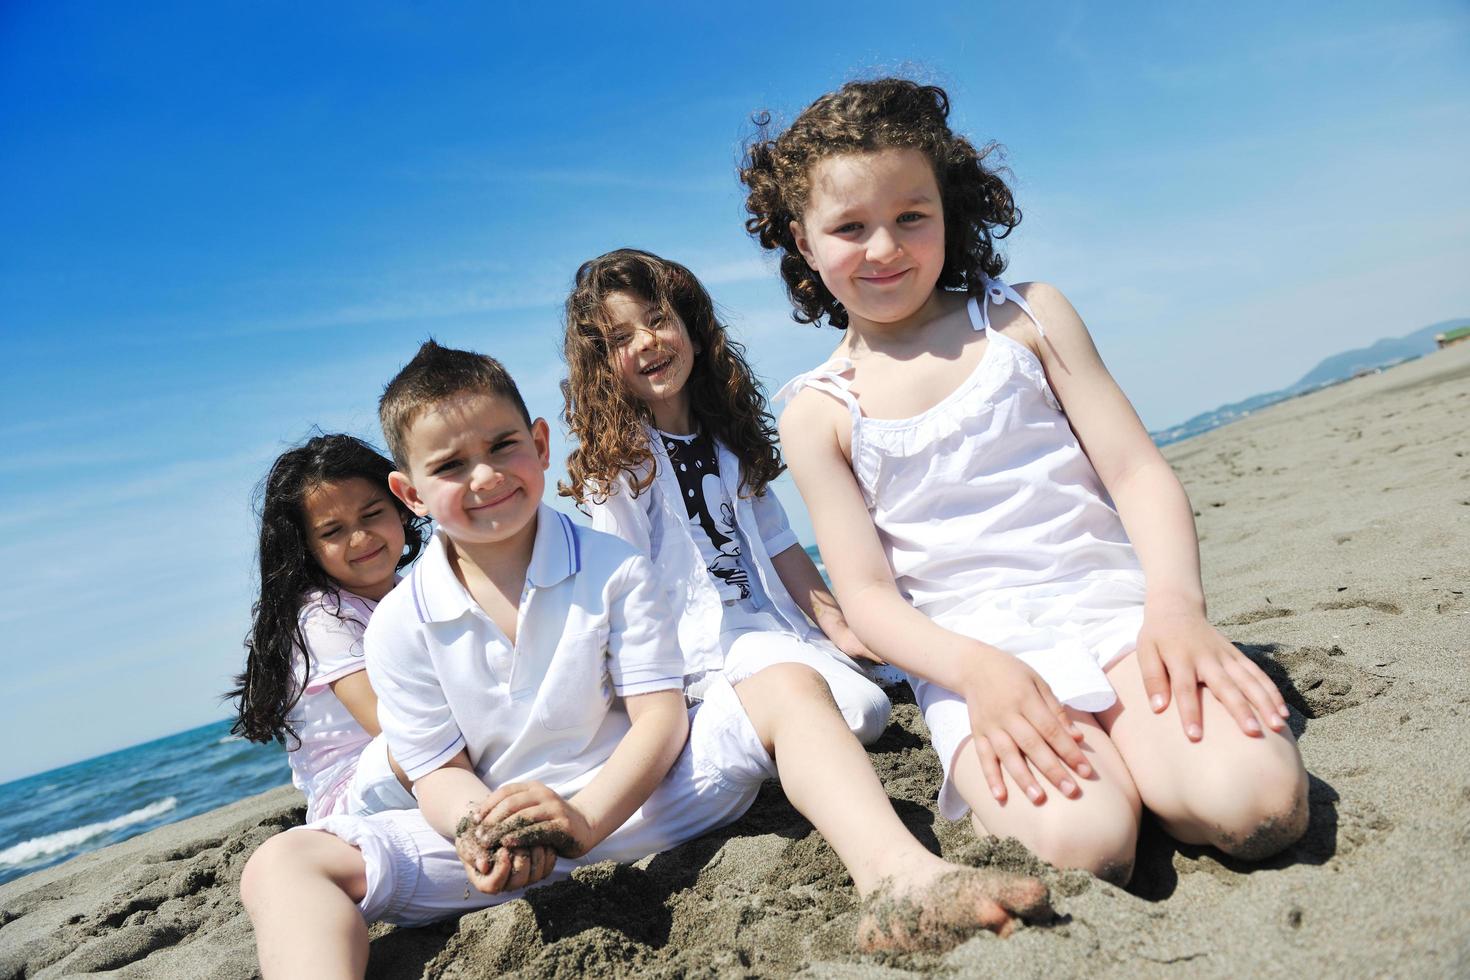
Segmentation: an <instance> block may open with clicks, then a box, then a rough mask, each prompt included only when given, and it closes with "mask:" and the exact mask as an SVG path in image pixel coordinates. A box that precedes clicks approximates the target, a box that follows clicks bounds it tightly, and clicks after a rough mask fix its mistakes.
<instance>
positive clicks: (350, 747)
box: [230, 435, 427, 820]
mask: <svg viewBox="0 0 1470 980" xmlns="http://www.w3.org/2000/svg"><path fill="white" fill-rule="evenodd" d="M392 471H393V464H392V463H391V462H390V461H388V460H387V459H385V458H384V457H383V456H381V455H380V454H379V453H378V452H377V451H376V450H374V449H373V448H372V447H371V446H369V445H368V444H367V443H365V442H363V441H362V440H361V439H357V438H355V437H353V436H348V435H320V436H316V437H314V438H312V439H309V440H307V442H306V443H304V444H303V445H300V446H297V447H295V448H294V449H290V450H287V451H286V452H284V453H282V454H281V455H280V457H279V458H277V459H276V461H275V463H274V464H273V465H272V466H271V469H270V473H269V474H268V475H267V476H266V478H265V481H264V482H263V483H262V485H261V490H260V500H261V503H260V548H259V558H260V599H259V600H258V601H257V602H256V603H255V606H254V608H253V610H252V616H253V619H254V622H253V624H252V625H251V629H250V635H249V636H248V637H247V638H246V640H245V648H246V651H247V657H246V661H245V671H244V673H242V674H240V676H239V677H237V678H236V679H235V681H236V685H237V686H236V687H235V689H234V690H232V691H231V692H230V696H231V697H233V698H234V699H235V701H236V702H237V707H238V710H239V717H238V719H237V720H236V722H235V725H234V728H233V729H231V730H232V731H233V732H234V733H235V734H237V735H242V736H244V737H245V738H247V739H249V740H250V741H252V742H270V741H279V742H281V743H282V744H285V745H287V748H288V752H287V756H286V758H287V760H288V762H289V763H290V765H291V778H292V781H293V782H294V783H295V784H296V786H297V788H298V789H300V790H301V791H302V792H303V793H304V794H306V818H307V820H315V819H317V818H318V817H325V816H330V815H332V814H335V813H359V814H366V813H373V812H376V811H378V810H384V809H401V808H408V807H414V806H416V805H417V804H416V803H415V801H414V798H413V796H412V795H410V794H409V792H408V781H407V778H406V777H405V776H404V775H403V774H402V772H401V771H400V770H399V769H398V766H397V764H396V763H394V762H393V760H392V758H391V757H390V756H389V754H388V749H387V745H386V743H385V742H384V741H383V737H382V734H381V730H380V729H379V727H378V700H377V697H376V695H374V693H373V689H372V687H371V685H369V683H368V676H367V673H366V671H365V669H364V668H365V667H366V664H365V663H364V661H363V650H362V635H363V631H364V630H366V629H367V624H368V619H369V618H370V617H371V616H372V614H373V609H374V608H375V607H376V606H377V604H378V600H380V599H382V598H383V596H385V595H387V594H388V592H389V590H391V589H392V588H393V586H394V584H395V583H396V582H397V581H398V577H397V572H398V569H400V568H403V567H405V566H407V565H408V564H410V563H411V562H412V561H413V560H414V559H415V558H416V557H418V554H419V551H420V550H421V549H422V548H423V545H424V537H423V528H424V525H425V524H426V523H427V522H426V521H424V520H423V519H422V518H419V517H417V516H415V515H414V514H413V513H412V512H410V511H409V510H407V509H406V508H405V507H404V506H403V505H402V504H401V503H399V502H398V500H397V498H396V497H394V496H393V494H392V493H390V492H389V490H388V474H389V473H391V472H392ZM292 742H294V743H295V744H294V745H291V744H290V743H292Z"/></svg>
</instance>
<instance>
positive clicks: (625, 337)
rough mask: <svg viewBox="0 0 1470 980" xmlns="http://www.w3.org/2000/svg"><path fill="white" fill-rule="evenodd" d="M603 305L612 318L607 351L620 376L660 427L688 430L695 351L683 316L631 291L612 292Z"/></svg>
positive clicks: (672, 430) (613, 366)
mask: <svg viewBox="0 0 1470 980" xmlns="http://www.w3.org/2000/svg"><path fill="white" fill-rule="evenodd" d="M604 307H605V310H606V313H607V321H608V323H609V324H611V326H610V327H609V328H608V335H607V344H608V357H609V358H610V359H611V361H612V369H613V371H614V372H615V373H616V374H617V376H618V379H619V380H620V381H622V383H623V384H624V385H625V386H626V387H627V389H628V391H629V392H630V393H632V395H633V397H635V398H637V399H638V400H639V401H641V402H643V403H644V404H645V405H647V406H648V409H649V411H650V412H651V413H652V414H653V421H654V424H655V425H657V426H658V427H659V428H660V429H664V430H666V431H669V432H684V431H688V428H689V425H690V421H689V392H688V391H687V389H686V385H687V384H688V382H689V374H690V372H691V371H693V370H694V354H695V351H694V344H693V342H692V341H691V340H690V339H689V331H688V329H686V328H685V326H684V321H683V320H681V319H679V317H678V314H676V313H673V312H668V313H665V312H664V310H663V308H662V307H661V306H659V305H658V304H657V303H652V302H650V301H648V300H646V299H643V298H642V297H641V296H635V295H633V294H632V293H621V292H619V293H612V294H611V295H609V296H608V297H607V301H606V303H605V304H604Z"/></svg>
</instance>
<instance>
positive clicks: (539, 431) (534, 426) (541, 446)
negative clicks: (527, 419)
mask: <svg viewBox="0 0 1470 980" xmlns="http://www.w3.org/2000/svg"><path fill="white" fill-rule="evenodd" d="M531 441H532V442H534V443H535V444H536V458H537V459H539V460H541V468H542V469H543V470H549V469H551V427H550V426H549V425H547V424H546V420H545V419H537V420H536V421H534V422H532V423H531Z"/></svg>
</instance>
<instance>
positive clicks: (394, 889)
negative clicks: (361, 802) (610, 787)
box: [297, 678, 776, 926]
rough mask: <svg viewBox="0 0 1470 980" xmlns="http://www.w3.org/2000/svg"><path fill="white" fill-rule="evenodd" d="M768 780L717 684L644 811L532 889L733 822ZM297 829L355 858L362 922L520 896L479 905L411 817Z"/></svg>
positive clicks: (443, 844) (449, 854)
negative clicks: (358, 856)
mask: <svg viewBox="0 0 1470 980" xmlns="http://www.w3.org/2000/svg"><path fill="white" fill-rule="evenodd" d="M775 775H776V763H775V760H774V759H772V758H771V756H770V753H768V752H767V751H766V750H765V747H764V746H762V745H761V740H760V737H759V736H758V735H757V734H756V731H755V728H754V727H753V726H752V725H751V723H750V719H749V718H748V717H747V716H746V714H745V710H744V708H742V707H741V705H740V699H739V698H738V697H736V695H735V692H734V690H733V689H732V688H731V687H730V685H729V683H728V682H726V681H724V680H723V678H721V679H717V680H716V681H715V683H713V684H711V686H710V687H709V689H708V690H707V691H706V692H705V694H704V701H703V702H702V703H701V704H699V705H697V706H695V707H693V708H691V709H690V710H689V741H688V743H687V744H686V745H685V746H684V751H683V752H681V753H680V755H679V758H678V760H677V761H676V762H675V763H674V766H673V768H672V769H671V770H670V771H669V774H668V776H666V777H665V778H664V780H663V782H661V783H660V784H659V785H658V788H657V789H655V790H654V791H653V795H652V796H650V797H649V798H648V800H647V802H645V803H644V804H643V806H641V807H639V808H638V810H637V811H636V812H635V813H634V814H633V815H632V816H631V817H629V818H628V821H627V823H625V824H623V826H621V827H619V828H618V829H617V830H616V831H614V832H613V834H612V835H611V836H609V837H608V838H607V840H605V841H603V842H602V843H601V844H599V845H598V846H597V847H595V848H593V850H592V851H590V852H589V853H587V854H585V855H583V856H582V857H580V858H576V859H568V858H558V859H557V862H556V870H555V871H554V872H553V873H552V874H551V876H550V877H548V878H546V879H545V880H543V881H541V882H538V883H537V885H542V884H549V883H550V882H553V881H558V880H560V879H562V878H565V877H567V875H568V874H570V873H571V871H572V870H573V869H574V868H577V867H580V866H582V865H586V864H595V863H596V862H598V861H636V860H637V859H639V858H642V857H646V856H647V855H649V854H656V853H658V852H659V851H665V850H668V849H669V848H671V847H674V846H676V845H678V844H682V843H683V842H684V841H687V840H690V839H692V838H695V837H698V836H699V835H700V834H703V833H706V832H708V831H710V830H713V829H715V828H716V827H720V826H722V825H724V824H727V823H729V822H731V821H732V820H736V819H738V818H739V817H740V816H741V815H742V814H744V813H745V811H746V810H747V809H749V807H750V804H751V803H753V802H754V801H755V797H756V793H757V792H758V791H759V790H760V786H761V783H763V782H765V781H766V780H767V779H771V778H773V777H775ZM297 829H298V830H322V831H326V832H327V833H329V834H333V835H335V836H337V837H340V838H341V839H342V840H344V841H346V842H347V843H349V844H351V845H352V846H354V847H356V848H357V849H358V850H359V851H361V852H362V857H363V863H364V864H365V865H366V870H367V894H366V895H365V896H364V897H363V899H362V901H361V902H360V903H359V906H358V907H359V908H360V909H361V910H362V915H363V918H364V919H366V920H367V921H368V922H377V921H385V922H391V923H394V924H395V925H405V926H416V925H423V924H424V923H427V922H433V921H435V920H436V919H442V918H445V917H448V916H451V915H457V914H460V913H462V912H468V911H472V910H474V909H481V908H486V907H488V906H491V905H499V904H501V903H503V902H508V901H511V900H512V899H516V898H520V897H521V895H523V894H524V893H525V889H520V890H517V891H513V892H502V893H500V894H496V895H485V894H483V893H481V892H478V891H476V890H475V889H474V888H473V887H469V879H468V878H467V876H466V875H465V869H464V865H463V864H462V863H461V862H460V860H459V857H458V856H457V855H456V854H455V852H454V844H453V843H452V842H451V841H449V840H448V839H446V838H445V837H443V836H441V835H440V834H439V833H438V832H437V831H435V830H434V828H432V827H430V826H429V824H428V821H426V820H425V819H424V817H423V814H422V813H420V812H419V811H418V810H416V809H415V810H387V811H384V812H381V813H374V814H371V815H369V816H347V815H338V816H331V817H324V818H322V819H320V820H316V821H314V822H312V823H310V824H307V825H306V826H305V827H303V828H297ZM532 887H536V886H532ZM466 888H468V896H466Z"/></svg>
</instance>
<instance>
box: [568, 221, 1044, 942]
mask: <svg viewBox="0 0 1470 980" xmlns="http://www.w3.org/2000/svg"><path fill="white" fill-rule="evenodd" d="M566 309H567V313H566V316H567V323H566V337H565V345H564V351H565V354H566V359H567V364H568V369H569V370H568V373H569V378H568V380H567V382H566V384H565V385H564V394H565V396H566V415H565V417H566V421H567V424H568V426H569V427H570V428H571V430H572V433H573V434H574V436H575V437H576V439H577V446H576V448H575V449H574V450H573V452H572V454H571V458H570V460H569V461H568V465H567V470H568V473H569V474H570V481H569V482H568V483H567V484H565V485H563V486H562V488H561V491H562V493H563V494H564V495H566V496H570V497H572V498H573V499H575V500H576V501H577V503H578V505H579V506H581V507H583V509H585V510H588V511H589V512H590V513H591V515H592V520H593V524H594V526H595V527H597V528H598V529H599V530H604V531H609V532H611V533H613V534H616V535H618V536H620V537H622V538H624V539H625V540H627V541H629V542H630V543H632V544H633V545H634V546H635V547H637V548H638V549H639V550H640V551H642V552H643V553H644V554H646V555H648V556H649V557H650V558H651V559H652V560H653V564H654V566H655V567H656V568H658V569H659V571H660V573H661V574H662V575H664V576H665V582H666V584H667V585H668V586H669V587H670V588H671V590H672V592H673V595H672V596H671V599H672V606H673V610H672V611H673V614H674V615H675V616H676V617H677V620H678V631H679V640H680V646H681V647H682V648H683V650H684V656H685V673H686V676H685V688H686V692H687V693H688V694H689V695H690V697H692V698H695V699H697V698H699V697H700V696H701V694H702V693H703V692H704V691H705V690H706V689H707V687H708V686H709V685H710V684H712V683H714V682H715V681H716V679H718V678H722V679H723V681H728V682H729V683H730V684H731V685H733V686H734V688H735V693H736V695H737V696H738V697H739V699H740V703H741V706H742V708H743V709H744V711H745V713H746V714H747V716H748V717H749V720H750V724H751V726H752V727H753V729H754V732H755V734H756V735H757V736H758V737H759V738H760V741H761V745H762V747H763V749H764V752H765V755H766V757H765V758H761V759H752V760H750V763H751V764H752V765H755V766H758V767H760V768H761V770H762V771H763V772H764V773H765V775H766V776H767V777H768V778H769V777H772V776H779V778H780V779H781V783H782V786H783V788H784V789H785V791H786V795H787V797H788V798H789V799H790V800H791V802H792V804H793V805H794V806H796V808H797V809H798V810H800V811H801V812H802V813H803V814H804V815H805V816H806V817H807V818H808V819H809V820H811V822H812V824H813V825H814V826H815V827H816V828H817V829H818V830H819V831H820V832H821V833H822V834H823V835H824V836H825V837H826V838H827V840H828V842H829V843H830V844H831V845H832V847H833V849H834V850H835V851H836V852H837V854H838V856H839V857H840V858H841V859H842V860H843V862H844V863H845V864H846V865H847V867H848V870H849V871H850V872H851V874H852V877H853V883H854V884H855V885H856V886H857V889H858V892H859V893H860V894H861V895H863V896H864V897H865V898H867V899H869V903H868V908H867V909H866V910H865V912H864V913H863V915H862V916H861V917H860V919H859V925H858V943H859V946H860V947H861V948H863V949H883V948H889V949H893V948H897V949H916V948H933V947H942V946H946V945H950V944H952V943H954V942H956V941H958V940H959V939H960V938H963V937H964V936H965V935H967V934H968V933H969V932H972V931H974V930H975V929H978V928H991V929H996V930H998V931H1001V932H1005V931H1007V930H1009V928H1010V926H1011V916H1012V915H1023V916H1024V915H1041V914H1045V910H1046V905H1045V890H1044V888H1042V887H1041V885H1040V883H1039V882H1036V881H1034V880H1031V879H1021V878H1014V877H1008V876H1000V877H996V876H993V875H988V874H986V873H983V872H977V871H975V870H973V869H961V868H957V867H955V866H954V865H950V864H948V863H946V862H944V861H943V860H941V859H940V858H938V857H936V856H935V855H933V854H931V853H930V852H929V851H927V850H926V849H925V848H924V847H923V845H921V844H920V843H919V842H918V841H917V840H915V839H914V838H913V836H912V835H911V834H909V833H908V831H907V830H906V828H905V827H904V825H903V824H902V822H900V821H899V819H898V816H897V814H895V813H894V811H893V807H892V805H891V804H890V803H889V801H888V798H887V796H886V794H885V793H884V791H883V788H882V786H881V784H880V783H879V782H878V778H877V776H876V774H875V773H874V772H873V769H872V766H871V765H870V764H869V763H868V759H867V756H866V753H864V751H863V749H862V746H861V745H860V744H859V739H861V740H862V741H864V742H870V741H872V740H873V739H875V738H876V737H877V736H878V735H879V734H880V733H881V732H882V730H883V728H884V725H885V724H886V722H887V718H888V712H889V709H890V703H889V701H888V699H887V697H886V696H885V695H884V694H883V692H882V691H880V690H879V689H878V687H877V686H876V685H875V684H873V683H872V682H871V681H870V680H868V679H867V678H866V677H864V676H863V673H862V671H861V670H860V669H859V668H858V667H857V665H856V664H855V663H854V662H853V661H852V660H851V659H849V656H847V655H850V656H851V657H857V658H863V659H869V658H871V655H870V654H869V653H868V651H867V649H866V648H865V647H863V646H862V644H861V643H859V642H858V641H857V640H856V639H855V638H854V637H853V635H852V631H851V630H850V629H848V627H847V623H846V620H845V619H844V618H843V616H842V612H841V610H840V609H839V608H838V607H837V604H836V602H834V601H833V599H832V596H831V594H830V593H829V592H828V591H827V588H826V586H825V584H824V583H823V582H822V579H821V576H820V575H819V574H818V573H817V570H816V567H815V565H813V563H812V560H811V559H810V558H809V557H807V554H806V552H805V551H804V550H803V549H802V548H801V546H800V545H799V544H798V543H797V540H796V535H795V534H793V533H792V531H791V529H790V526H789V525H788V524H787V521H786V515H785V513H784V511H783V510H782V509H781V505H780V503H779V502H778V501H777V500H776V496H775V494H774V493H773V492H772V491H771V490H770V486H769V484H770V481H771V480H772V479H774V478H775V477H776V476H777V475H778V474H779V473H780V472H781V469H782V466H781V460H780V456H779V454H778V453H777V451H776V447H775V444H774V442H775V440H774V436H775V433H774V427H773V425H772V422H771V418H770V416H769V415H768V414H767V413H766V410H765V404H764V402H763V400H762V398H761V395H760V392H759V390H758V389H757V387H756V383H755V379H754V377H753V376H752V375H751V372H750V369H749V367H747V366H746V363H745V359H744V357H743V356H742V351H741V348H740V345H739V344H737V343H735V341H733V340H731V339H730V338H729V337H728V336H727V335H726V333H725V330H724V327H723V326H721V324H720V322H719V320H718V319H717V318H716V316H715V311H714V304H713V303H712V302H711V301H710V298H709V294H708V293H706V292H705V290H704V287H702V286H701V285H700V284H699V281H698V280H697V279H695V277H694V275H693V274H692V273H691V272H690V271H689V270H688V269H686V268H684V267H683V266H682V265H679V264H678V263H676V262H670V261H668V260H667V259H661V258H659V257H657V256H655V255H650V254H649V253H647V252H640V251H636V250H633V249H621V250H619V251H616V252H610V253H608V254H607V255H603V256H601V257H599V258H596V259H593V260H591V261H589V262H586V263H584V264H583V265H582V267H581V268H580V269H578V270H577V281H576V286H575V287H574V289H573V290H572V294H571V296H570V298H569V299H568V300H567V308H566ZM813 622H815V623H816V628H814V627H813V625H812V623H813ZM824 633H825V636H824V635H823V634H824ZM829 637H830V638H831V640H832V641H833V642H835V643H836V647H835V648H834V646H833V645H832V643H831V642H828V638H829ZM839 648H840V650H839ZM844 652H845V654H847V655H844ZM834 702H835V704H834ZM854 736H856V737H854Z"/></svg>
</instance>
